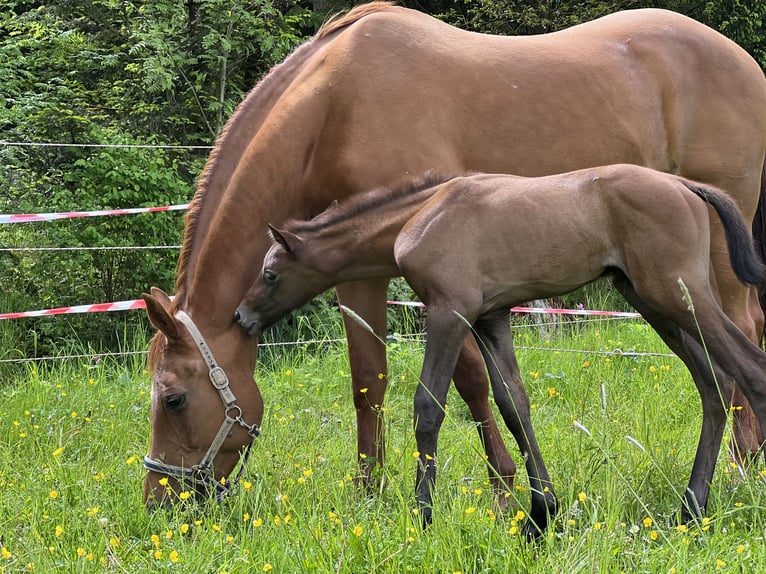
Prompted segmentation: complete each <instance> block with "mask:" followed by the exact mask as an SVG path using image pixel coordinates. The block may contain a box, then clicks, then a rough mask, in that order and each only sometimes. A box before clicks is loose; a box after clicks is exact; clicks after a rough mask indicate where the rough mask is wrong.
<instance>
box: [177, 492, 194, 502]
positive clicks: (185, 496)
mask: <svg viewBox="0 0 766 574" xmlns="http://www.w3.org/2000/svg"><path fill="white" fill-rule="evenodd" d="M191 495H192V493H191V492H189V491H188V490H184V491H183V492H182V493H181V494H179V495H178V498H180V499H181V500H188V499H189V498H190V497H191Z"/></svg>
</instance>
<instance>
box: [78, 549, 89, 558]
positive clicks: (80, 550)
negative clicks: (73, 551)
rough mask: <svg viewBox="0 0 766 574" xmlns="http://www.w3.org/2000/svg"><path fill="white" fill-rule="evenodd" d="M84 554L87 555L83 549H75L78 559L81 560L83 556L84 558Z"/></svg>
mask: <svg viewBox="0 0 766 574" xmlns="http://www.w3.org/2000/svg"><path fill="white" fill-rule="evenodd" d="M86 554H87V552H86V551H85V548H82V547H78V548H77V556H79V557H80V558H82V557H83V556H85V555H86Z"/></svg>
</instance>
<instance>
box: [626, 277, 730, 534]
mask: <svg viewBox="0 0 766 574" xmlns="http://www.w3.org/2000/svg"><path fill="white" fill-rule="evenodd" d="M614 285H615V287H616V288H617V289H618V290H619V291H620V292H621V293H622V295H623V296H624V297H625V299H626V300H627V301H628V302H629V303H630V304H631V305H632V306H633V307H634V308H635V309H636V310H637V311H638V312H639V313H641V315H642V316H643V318H644V319H645V320H646V322H647V323H649V324H650V325H651V326H652V327H653V328H654V330H655V331H656V332H657V334H658V335H659V336H660V337H661V338H662V340H663V341H664V342H665V344H666V345H667V346H668V347H669V348H670V349H671V350H672V351H673V352H674V353H675V354H676V355H678V357H679V358H680V359H681V360H682V361H683V363H684V364H685V365H686V367H687V368H688V369H689V372H690V374H691V376H692V379H693V380H694V384H695V385H696V387H697V390H698V391H699V394H700V398H701V401H702V426H701V430H700V438H699V442H698V445H697V452H696V455H695V457H694V464H693V466H692V471H691V475H690V477H689V484H688V486H687V488H686V491H685V493H684V496H683V504H682V506H681V521H682V522H689V521H691V520H692V519H694V518H700V517H702V516H703V515H704V513H705V507H706V505H707V499H708V496H709V494H710V484H711V483H712V480H713V473H714V471H715V465H716V461H717V458H718V451H719V450H720V446H721V441H722V440H723V432H724V429H725V426H726V398H727V397H729V396H731V394H730V393H731V390H732V387H733V381H732V379H731V378H730V377H729V376H728V375H726V374H725V373H724V372H723V371H722V370H721V368H720V367H719V366H718V365H717V364H716V363H715V362H712V363H710V362H708V358H707V355H706V353H705V349H704V348H703V347H702V346H701V345H700V344H699V343H698V342H697V341H696V340H694V339H693V338H692V337H690V336H689V335H688V334H687V333H686V332H684V331H683V330H682V329H681V328H680V327H679V326H678V325H677V324H676V323H675V322H674V321H673V320H672V319H670V318H669V317H668V316H667V315H665V314H663V313H659V312H657V311H655V310H654V309H653V308H652V307H651V306H650V305H648V304H647V303H646V302H645V301H644V300H643V299H641V297H639V295H638V294H637V293H636V291H635V289H634V288H633V285H632V284H631V283H630V281H629V280H628V279H627V278H626V277H624V276H621V277H617V278H615V280H614Z"/></svg>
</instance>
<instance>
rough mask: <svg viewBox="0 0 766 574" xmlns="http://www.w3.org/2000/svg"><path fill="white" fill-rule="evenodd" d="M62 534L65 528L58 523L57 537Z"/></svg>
mask: <svg viewBox="0 0 766 574" xmlns="http://www.w3.org/2000/svg"><path fill="white" fill-rule="evenodd" d="M62 534H64V529H63V528H62V527H61V526H59V525H58V524H57V525H56V538H58V537H59V536H61V535H62Z"/></svg>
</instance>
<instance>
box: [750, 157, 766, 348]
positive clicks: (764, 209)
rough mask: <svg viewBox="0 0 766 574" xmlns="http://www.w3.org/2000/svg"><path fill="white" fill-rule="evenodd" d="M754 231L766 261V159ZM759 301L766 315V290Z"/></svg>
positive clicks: (765, 328) (759, 251) (756, 241)
mask: <svg viewBox="0 0 766 574" xmlns="http://www.w3.org/2000/svg"><path fill="white" fill-rule="evenodd" d="M752 231H753V241H755V250H756V251H757V252H758V255H759V257H760V258H761V261H766V160H765V161H764V164H763V171H761V194H760V195H759V196H758V207H757V208H756V210H755V217H754V218H753V226H752ZM758 302H759V303H760V305H761V309H762V310H763V313H764V315H766V291H764V290H761V291H759V292H758ZM763 336H764V338H766V325H764V333H763Z"/></svg>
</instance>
